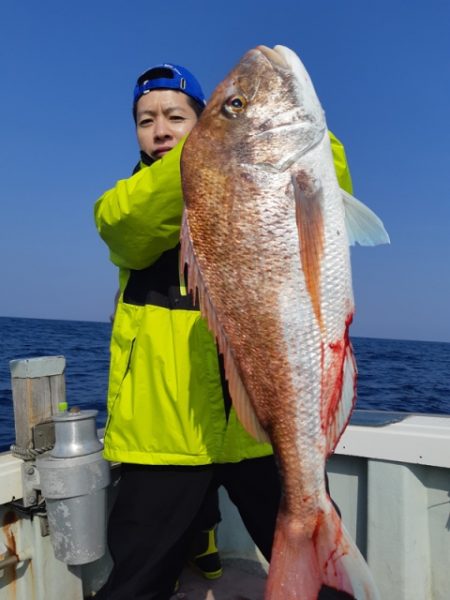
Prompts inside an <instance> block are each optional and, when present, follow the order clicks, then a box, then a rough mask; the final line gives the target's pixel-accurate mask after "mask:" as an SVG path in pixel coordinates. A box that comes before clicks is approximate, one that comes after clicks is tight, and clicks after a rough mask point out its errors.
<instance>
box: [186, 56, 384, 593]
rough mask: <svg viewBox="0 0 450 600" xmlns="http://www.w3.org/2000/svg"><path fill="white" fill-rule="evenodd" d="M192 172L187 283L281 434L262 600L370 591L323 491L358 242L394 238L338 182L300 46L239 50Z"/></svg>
mask: <svg viewBox="0 0 450 600" xmlns="http://www.w3.org/2000/svg"><path fill="white" fill-rule="evenodd" d="M181 169H182V181H183V192H184V197H185V211H184V217H183V224H182V234H181V263H182V267H183V268H184V265H187V267H188V275H189V277H188V281H189V289H190V290H191V291H192V292H194V293H195V292H196V290H197V291H198V294H199V300H200V309H201V311H202V314H203V316H204V317H205V318H206V319H207V321H208V324H209V327H210V328H211V330H212V331H213V332H214V334H215V335H216V338H217V340H218V344H219V349H220V351H221V352H222V353H223V355H224V363H225V372H226V376H227V379H228V383H229V388H230V394H231V397H232V400H233V404H234V405H235V408H236V412H237V414H238V417H239V419H240V420H241V422H242V424H243V425H244V427H246V428H247V430H248V431H249V432H250V433H251V434H252V435H254V436H255V437H256V438H257V439H260V440H267V439H269V440H270V441H271V443H272V445H273V448H274V452H275V455H276V459H277V464H278V465H279V470H280V475H281V481H282V492H283V494H282V501H281V505H280V512H279V516H278V520H277V527H276V532H275V538H274V546H273V550H272V560H271V564H270V570H269V577H268V582H267V589H266V600H316V599H317V598H318V596H319V594H321V593H325V592H324V590H334V593H336V594H338V596H337V597H339V594H340V595H341V597H342V598H344V597H345V598H357V599H358V600H374V599H376V598H377V597H378V596H377V592H376V589H375V586H374V583H373V581H372V578H371V575H370V572H369V570H368V568H367V565H366V563H365V561H364V559H363V557H362V556H361V555H360V553H359V551H358V549H357V548H356V546H355V544H354V543H353V541H352V540H351V539H350V538H349V536H348V534H347V533H346V531H345V528H344V527H343V525H342V523H341V521H340V518H339V516H338V514H337V513H336V511H335V509H334V507H333V505H332V503H331V501H330V499H329V496H328V494H327V492H326V487H325V461H326V458H327V456H328V455H329V454H330V453H331V452H332V451H333V449H334V448H335V446H336V444H337V441H338V440H339V437H340V435H341V434H342V431H343V430H344V428H345V426H346V424H347V422H348V419H349V418H350V414H351V411H352V408H353V405H354V402H355V398H356V365H355V361H354V357H353V351H352V347H351V344H350V340H349V326H350V323H351V320H352V317H353V310H354V309H353V294H352V283H351V269H350V256H349V248H348V246H349V242H350V241H354V240H356V241H359V242H360V241H361V240H363V239H364V241H365V243H371V244H375V243H384V242H387V241H388V237H387V234H386V232H385V230H384V227H383V225H382V223H381V221H379V219H378V218H377V217H376V216H375V215H374V214H373V213H372V212H371V211H370V210H369V209H367V207H364V205H362V204H361V203H359V202H358V201H357V200H356V199H354V198H352V197H350V196H349V195H348V194H347V195H345V193H344V192H343V191H342V190H341V189H340V188H339V185H338V182H337V178H336V174H335V171H334V165H333V158H332V153H331V148H330V142H329V138H328V134H327V127H326V123H325V118H324V113H323V110H322V108H321V106H320V103H319V101H318V99H317V96H316V94H315V92H314V88H313V86H312V83H311V81H310V78H309V76H308V74H307V72H306V70H305V69H304V67H303V65H302V64H301V62H300V60H299V59H298V57H297V56H296V55H295V54H294V53H293V52H292V51H291V50H289V49H287V48H283V47H279V46H278V47H276V48H275V49H274V50H270V49H268V48H266V47H263V46H259V47H257V48H256V49H254V50H251V51H250V52H248V53H247V54H246V55H245V56H244V57H243V58H242V59H241V61H240V62H239V64H238V65H237V66H236V67H235V69H234V70H233V71H232V72H231V73H230V75H229V76H228V77H227V78H226V79H225V80H224V81H223V82H222V83H221V84H220V85H219V86H218V87H217V88H216V90H215V91H214V93H213V95H212V97H211V99H210V101H209V103H208V105H207V107H206V109H205V111H204V113H203V114H202V116H201V118H200V120H199V122H198V124H197V125H196V127H195V128H194V129H193V131H192V132H191V134H190V136H189V138H188V140H187V141H186V143H185V146H184V149H183V154H182V163H181ZM348 214H351V215H352V220H351V223H352V226H350V225H349V223H350V220H349V219H348V218H347V215H348ZM368 224H369V226H368ZM321 591H322V592H321ZM321 598H322V596H321Z"/></svg>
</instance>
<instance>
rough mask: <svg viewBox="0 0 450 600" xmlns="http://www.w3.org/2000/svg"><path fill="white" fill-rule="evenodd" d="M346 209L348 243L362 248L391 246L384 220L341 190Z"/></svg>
mask: <svg viewBox="0 0 450 600" xmlns="http://www.w3.org/2000/svg"><path fill="white" fill-rule="evenodd" d="M341 192H342V199H343V201H344V208H345V224H346V227H347V235H348V243H349V244H350V246H353V245H354V244H355V243H358V244H360V245H361V246H378V245H379V244H389V243H390V239H389V235H388V233H387V231H386V229H385V228H384V225H383V222H382V220H381V219H380V218H379V217H378V216H377V215H376V214H375V213H374V212H373V211H372V210H371V209H370V208H369V207H368V206H366V205H365V204H363V203H362V202H360V201H359V200H357V199H356V198H354V197H353V196H352V195H351V194H349V193H348V192H346V191H345V190H343V189H341Z"/></svg>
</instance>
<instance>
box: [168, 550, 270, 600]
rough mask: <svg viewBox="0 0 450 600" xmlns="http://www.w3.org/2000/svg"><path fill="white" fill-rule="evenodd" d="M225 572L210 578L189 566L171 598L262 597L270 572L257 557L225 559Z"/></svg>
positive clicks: (218, 599) (253, 599)
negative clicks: (212, 578)
mask: <svg viewBox="0 0 450 600" xmlns="http://www.w3.org/2000/svg"><path fill="white" fill-rule="evenodd" d="M222 563H223V575H222V577H220V579H216V580H213V581H208V580H206V579H204V578H203V577H202V576H201V575H200V574H198V573H196V572H194V571H192V570H191V569H189V568H186V569H185V570H184V571H183V574H182V576H181V578H180V588H179V590H178V592H177V593H176V594H174V595H173V596H172V598H171V600H262V599H263V597H264V585H265V581H266V573H265V571H264V569H263V567H262V566H261V565H260V564H258V563H257V562H255V561H253V560H246V559H223V560H222Z"/></svg>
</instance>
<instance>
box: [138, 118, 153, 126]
mask: <svg viewBox="0 0 450 600" xmlns="http://www.w3.org/2000/svg"><path fill="white" fill-rule="evenodd" d="M151 123H153V121H152V119H142V121H139V125H140V126H141V127H145V126H146V125H150V124H151Z"/></svg>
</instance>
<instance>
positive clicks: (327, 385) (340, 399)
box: [321, 325, 357, 456]
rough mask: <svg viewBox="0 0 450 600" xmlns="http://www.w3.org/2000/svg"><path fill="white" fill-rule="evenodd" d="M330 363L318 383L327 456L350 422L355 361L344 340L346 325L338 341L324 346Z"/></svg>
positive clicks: (353, 399) (349, 345)
mask: <svg viewBox="0 0 450 600" xmlns="http://www.w3.org/2000/svg"><path fill="white" fill-rule="evenodd" d="M328 352H329V356H331V358H330V362H329V365H328V367H327V368H326V369H325V371H324V379H323V382H322V407H321V408H322V427H323V428H324V430H325V432H326V440H327V445H326V451H327V455H328V456H329V455H330V454H332V453H333V452H334V449H335V448H336V446H337V443H338V442H339V439H340V437H341V435H342V433H343V431H344V429H345V427H346V425H347V423H348V421H349V420H350V416H351V414H352V411H353V407H354V405H355V402H356V377H357V369H356V361H355V357H354V354H353V348H352V345H351V343H350V340H349V337H348V325H347V328H346V333H345V335H344V336H343V338H342V340H339V341H338V342H335V343H330V344H329V345H328Z"/></svg>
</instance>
